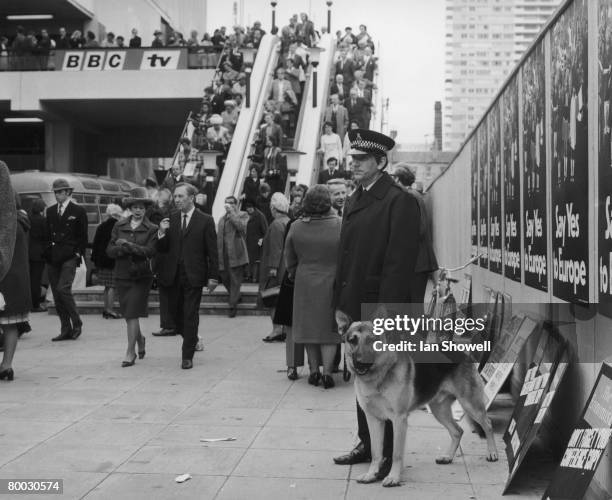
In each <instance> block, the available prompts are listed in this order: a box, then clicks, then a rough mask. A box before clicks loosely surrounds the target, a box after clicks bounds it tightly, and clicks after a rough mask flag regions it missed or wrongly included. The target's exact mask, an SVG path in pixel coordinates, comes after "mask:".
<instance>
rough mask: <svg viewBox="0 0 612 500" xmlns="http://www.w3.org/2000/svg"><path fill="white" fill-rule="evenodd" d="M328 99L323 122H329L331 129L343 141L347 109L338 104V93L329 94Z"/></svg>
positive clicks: (346, 125)
mask: <svg viewBox="0 0 612 500" xmlns="http://www.w3.org/2000/svg"><path fill="white" fill-rule="evenodd" d="M329 99H330V104H329V106H327V108H326V109H325V114H324V115H323V122H324V123H325V122H329V123H331V124H332V131H333V132H335V133H336V134H338V135H339V136H340V140H341V141H344V134H346V129H347V128H348V124H349V118H348V117H349V115H348V111H347V110H346V108H345V107H344V106H343V105H342V104H340V97H339V96H338V94H331V96H330V97H329Z"/></svg>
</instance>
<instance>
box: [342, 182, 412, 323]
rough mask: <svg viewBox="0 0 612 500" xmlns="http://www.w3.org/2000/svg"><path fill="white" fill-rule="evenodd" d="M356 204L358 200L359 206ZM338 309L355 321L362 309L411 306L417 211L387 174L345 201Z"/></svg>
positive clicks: (359, 317)
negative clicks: (370, 305) (364, 305)
mask: <svg viewBox="0 0 612 500" xmlns="http://www.w3.org/2000/svg"><path fill="white" fill-rule="evenodd" d="M357 198H359V199H358V200H357ZM347 201H348V203H347V207H346V210H345V211H344V218H343V222H342V231H341V234H340V247H339V251H338V267H337V272H336V281H335V285H334V306H335V308H336V309H340V310H342V311H344V312H345V313H347V314H348V315H349V316H350V317H351V318H352V319H353V320H360V319H361V304H362V303H409V302H410V300H411V297H410V280H411V279H412V277H413V275H414V272H415V264H416V260H417V254H418V251H419V225H420V213H419V206H418V203H417V201H416V199H415V197H414V196H413V195H411V194H409V193H406V192H404V191H403V190H402V189H401V188H400V187H398V186H397V185H395V183H394V182H393V180H392V179H391V177H389V175H388V174H386V173H383V174H382V177H381V178H380V179H378V180H377V181H376V183H375V184H374V185H373V186H372V187H371V188H370V190H369V191H364V192H363V193H361V195H360V194H359V191H358V190H356V191H355V192H354V193H353V194H352V195H351V197H350V198H349V199H348V200H347Z"/></svg>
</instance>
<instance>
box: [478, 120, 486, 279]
mask: <svg viewBox="0 0 612 500" xmlns="http://www.w3.org/2000/svg"><path fill="white" fill-rule="evenodd" d="M487 121H488V120H487V119H485V120H483V122H482V123H481V124H480V127H478V131H477V133H476V135H477V136H478V200H479V201H478V213H479V215H478V217H479V220H478V224H479V231H478V252H479V253H480V254H481V255H482V257H480V266H481V267H484V268H485V269H489V162H488V141H487V135H488V134H487Z"/></svg>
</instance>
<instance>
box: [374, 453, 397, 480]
mask: <svg viewBox="0 0 612 500" xmlns="http://www.w3.org/2000/svg"><path fill="white" fill-rule="evenodd" d="M392 465H393V459H392V458H390V457H383V459H382V462H381V464H380V467H379V468H378V472H377V473H376V479H377V480H378V481H382V480H383V479H384V478H386V477H387V476H388V475H389V472H391V466H392Z"/></svg>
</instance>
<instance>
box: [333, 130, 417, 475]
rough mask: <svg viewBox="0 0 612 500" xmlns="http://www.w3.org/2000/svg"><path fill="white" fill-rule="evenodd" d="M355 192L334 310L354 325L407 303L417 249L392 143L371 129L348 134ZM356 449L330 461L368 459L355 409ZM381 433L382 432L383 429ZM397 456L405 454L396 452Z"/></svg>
mask: <svg viewBox="0 0 612 500" xmlns="http://www.w3.org/2000/svg"><path fill="white" fill-rule="evenodd" d="M348 137H349V141H350V144H351V148H350V151H349V152H348V154H349V155H351V156H352V158H353V172H354V180H355V182H356V183H357V185H358V187H357V189H356V190H355V192H354V193H353V194H352V195H351V196H350V198H349V199H348V200H347V202H346V208H345V210H344V214H343V220H342V232H341V235H340V247H339V251H338V266H337V271H336V283H335V290H334V308H335V309H336V310H340V311H343V312H344V313H346V314H348V316H350V318H351V319H352V320H353V321H360V320H368V319H371V318H363V317H362V304H366V303H369V304H392V303H402V304H406V303H410V302H411V296H410V291H411V287H410V282H411V280H412V279H413V276H414V270H415V263H416V260H417V254H418V250H419V221H420V215H419V206H418V203H417V201H416V199H415V198H414V196H412V195H411V194H409V193H406V192H405V191H403V190H402V189H401V188H400V187H399V186H397V185H396V184H395V182H394V181H393V179H392V178H391V177H390V176H389V174H387V173H386V172H385V171H384V170H385V168H386V166H387V163H388V160H387V153H388V152H389V151H390V150H391V149H392V148H393V147H394V145H395V142H394V141H393V139H391V138H390V137H388V136H386V135H384V134H380V133H378V132H375V131H372V130H363V129H354V130H349V131H348ZM357 423H358V428H359V429H358V434H359V439H360V442H359V444H358V445H357V446H356V447H355V448H354V449H353V450H352V451H350V452H349V453H348V454H346V455H343V456H340V457H336V458H334V462H335V463H337V464H340V465H349V464H355V463H360V462H367V461H370V460H371V457H372V455H371V448H370V433H369V429H368V423H367V420H366V417H365V414H364V412H363V410H362V409H361V408H360V407H359V404H357ZM381 432H382V429H381ZM396 453H398V454H401V453H403V450H396ZM392 456H393V427H392V424H391V422H390V421H387V422H386V423H385V426H384V447H383V457H384V459H383V462H382V464H381V466H380V468H379V473H378V475H377V479H379V480H382V479H383V478H384V477H385V476H386V475H387V474H388V473H389V471H390V469H391V465H392Z"/></svg>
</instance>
